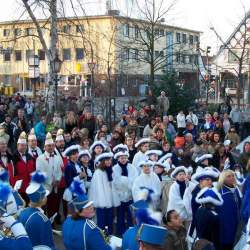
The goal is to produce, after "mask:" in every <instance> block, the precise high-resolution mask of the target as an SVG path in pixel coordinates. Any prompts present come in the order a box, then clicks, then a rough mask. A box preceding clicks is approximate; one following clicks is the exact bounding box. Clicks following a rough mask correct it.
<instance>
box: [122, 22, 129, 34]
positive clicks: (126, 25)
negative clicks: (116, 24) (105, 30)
mask: <svg viewBox="0 0 250 250" xmlns="http://www.w3.org/2000/svg"><path fill="white" fill-rule="evenodd" d="M123 34H124V36H126V37H129V24H128V23H127V24H125V25H124V31H123Z"/></svg>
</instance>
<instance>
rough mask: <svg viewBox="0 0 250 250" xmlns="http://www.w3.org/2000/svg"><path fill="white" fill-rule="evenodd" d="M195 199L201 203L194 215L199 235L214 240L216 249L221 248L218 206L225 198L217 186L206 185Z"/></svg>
mask: <svg viewBox="0 0 250 250" xmlns="http://www.w3.org/2000/svg"><path fill="white" fill-rule="evenodd" d="M195 200H196V202H197V203H199V204H201V206H200V207H199V208H198V210H197V212H196V214H195V215H194V216H195V228H196V232H197V237H198V238H199V239H206V240H208V241H210V242H212V243H213V244H214V246H215V250H219V249H220V220H219V216H218V214H217V212H216V207H218V206H221V205H222V204H223V199H222V197H221V195H220V194H219V193H218V191H217V189H216V188H209V187H205V188H203V189H201V191H200V192H199V193H198V194H197V196H196V199H195ZM223 249H224V248H223Z"/></svg>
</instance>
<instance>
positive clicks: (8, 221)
mask: <svg viewBox="0 0 250 250" xmlns="http://www.w3.org/2000/svg"><path fill="white" fill-rule="evenodd" d="M0 220H1V221H2V222H3V223H4V226H5V227H7V228H11V226H12V225H13V224H14V223H15V222H16V219H15V218H14V217H13V216H12V215H8V214H7V213H5V214H3V216H2V217H1V218H0Z"/></svg>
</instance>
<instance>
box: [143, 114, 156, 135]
mask: <svg viewBox="0 0 250 250" xmlns="http://www.w3.org/2000/svg"><path fill="white" fill-rule="evenodd" d="M155 124H156V120H155V118H152V119H150V120H149V123H148V125H147V126H146V127H145V128H144V130H143V137H149V136H150V135H151V134H152V133H153V128H154V126H155Z"/></svg>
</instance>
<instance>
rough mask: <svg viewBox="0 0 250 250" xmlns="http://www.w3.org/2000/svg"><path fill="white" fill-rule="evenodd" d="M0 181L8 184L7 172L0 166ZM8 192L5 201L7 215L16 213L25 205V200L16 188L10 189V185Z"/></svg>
mask: <svg viewBox="0 0 250 250" xmlns="http://www.w3.org/2000/svg"><path fill="white" fill-rule="evenodd" d="M0 183H3V184H6V185H9V186H10V184H9V174H8V172H7V171H6V170H5V169H3V168H1V167H0ZM10 190H11V192H10V194H9V196H8V200H7V203H6V212H7V214H9V215H16V214H17V213H18V212H19V210H20V209H22V208H23V207H25V201H24V200H23V199H22V197H21V196H20V194H19V193H18V192H17V190H15V189H12V187H11V186H10Z"/></svg>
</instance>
